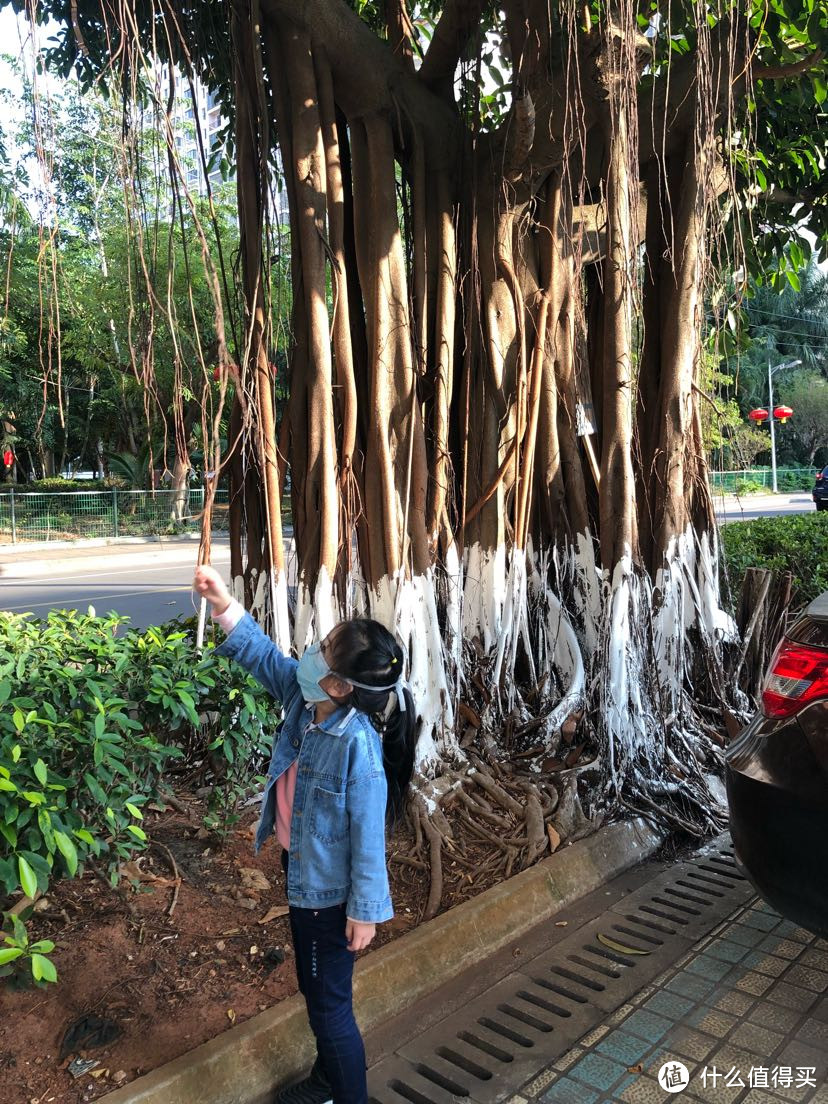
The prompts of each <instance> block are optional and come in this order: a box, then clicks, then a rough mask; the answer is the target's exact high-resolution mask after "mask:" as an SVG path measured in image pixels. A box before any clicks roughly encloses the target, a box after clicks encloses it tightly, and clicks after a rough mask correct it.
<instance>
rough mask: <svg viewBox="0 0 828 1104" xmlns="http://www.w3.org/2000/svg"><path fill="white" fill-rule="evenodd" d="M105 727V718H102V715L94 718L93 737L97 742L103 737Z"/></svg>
mask: <svg viewBox="0 0 828 1104" xmlns="http://www.w3.org/2000/svg"><path fill="white" fill-rule="evenodd" d="M105 727H106V717H104V715H103V713H99V714H98V715H97V717H95V736H96V738H97V739H98V740H100V738H101V736H103V734H104V728H105Z"/></svg>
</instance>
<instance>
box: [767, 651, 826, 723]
mask: <svg viewBox="0 0 828 1104" xmlns="http://www.w3.org/2000/svg"><path fill="white" fill-rule="evenodd" d="M817 698H828V651H824V650H823V649H822V648H808V647H806V646H805V645H804V644H797V643H795V642H794V641H793V640H787V639H785V640H783V641H782V643H781V644H780V645H779V647H778V648H777V649H776V652H775V653H774V656H773V659H772V660H771V665H770V670H769V672H768V676H767V678H766V679H765V685H764V687H763V688H762V711H763V712H764V714H765V716H767V717H792V716H793V715H794V713H798V712H799V710H800V709H802V707H803V706H805V705H807V704H808V702H812V701H816V700H817Z"/></svg>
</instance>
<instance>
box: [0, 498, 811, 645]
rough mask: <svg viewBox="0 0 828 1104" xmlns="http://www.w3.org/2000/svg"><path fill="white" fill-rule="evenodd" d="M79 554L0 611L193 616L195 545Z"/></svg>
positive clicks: (794, 502)
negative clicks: (108, 560) (122, 558)
mask: <svg viewBox="0 0 828 1104" xmlns="http://www.w3.org/2000/svg"><path fill="white" fill-rule="evenodd" d="M715 507H716V514H717V516H718V518H719V520H720V521H721V522H733V521H747V520H749V519H751V518H757V517H769V516H773V515H777V514H799V513H810V512H812V511H813V510H814V509H815V507H814V504H813V501H812V499H811V496H810V494H808V493H807V492H799V493H797V494H790V495H776V496H774V497H771V496H767V495H752V496H747V497H745V498H741V499H736V498H732V497H727V498H722V497H718V498H717V499H716V500H715ZM95 554H96V553H95V550H92V549H90V550H89V556H90V558H91V557H92V556H94V555H95ZM39 555H43V553H39ZM81 555H82V553H81V551H80V550H79V549H78V550H77V551H73V552H72V562H71V565H70V564H68V563H67V570H66V572H65V574H62V575H58V574H56V573H55V572H54V570H52V572H51V573H50V574H48V575H45V574H44V575H43V576H38V577H30V578H3V579H0V606H1V607H2V608H3V609H6V610H13V611H16V612H21V613H22V612H24V611H30V612H32V613H34V614H36V615H38V616H41V617H43V616H45V615H46V614H47V613H48V611H49V610H50V609H55V608H67V609H80V610H85V609H86V608H87V607H88V606H90V605H92V606H94V607H95V610H96V612H97V613H99V614H101V613H106V612H108V611H109V610H115V611H116V612H117V613H120V614H124V615H126V616H127V617H129V618H130V619H131V620H132V623H133V624H134V625H135V626H136V627H138V628H146V627H147V626H148V625H158V624H161V623H163V622H164V621H169V620H171V619H172V618H174V617H180V616H184V617H187V616H190V615H192V614H193V613H194V612H196V606H195V605H194V601H193V597H192V593H191V590H190V582H191V580H192V575H193V566H194V563H195V557H196V548H195V546H193V552H192V559H189V558H188V559H186V560H180V561H178V562H174V563H165V564H161V563H157V562H151V554H150V553H149V552H148V560H150V562H149V563H148V564H147V566H146V567H142V566H140V565H137V566H136V565H135V564H134V563H132V564H126V563H124V564H121V565H120V566H118V562H117V558H116V557H114V556H113V562H112V566H110V565H108V564H107V565H106V566H104V567H97V566H96V567H92V566H90V568H89V569H88V570H84V569H83V568H81V569H80V570H78V567H79V564H78V559H79V558H80V556H81ZM229 560H230V553H229V550H228V549H227V547H226V546H221V545H217V546H215V547H214V554H213V563H214V564H215V565H216V566H217V567H219V568H222V567H226V565H227V564H228V563H229Z"/></svg>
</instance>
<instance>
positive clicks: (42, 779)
mask: <svg viewBox="0 0 828 1104" xmlns="http://www.w3.org/2000/svg"><path fill="white" fill-rule="evenodd" d="M33 770H34V772H35V778H37V780H38V782H39V783H40V784H41V786H45V785H46V779H47V777H48V771H47V769H46V764H45V763H44V762H43V760H42V759H38V760H37V762H36V763H35V765H34V767H33Z"/></svg>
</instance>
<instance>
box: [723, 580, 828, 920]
mask: <svg viewBox="0 0 828 1104" xmlns="http://www.w3.org/2000/svg"><path fill="white" fill-rule="evenodd" d="M726 761H727V777H726V781H727V797H728V803H729V805H730V832H731V836H732V838H733V846H734V848H735V851H736V854H737V857H738V858H739V860H740V862H741V863H742V865H743V866H744V868H745V872H746V873H747V875H748V877H749V878H750V880H751V881H752V882H753V884H754V885H755V886H756V888H757V890H758V891H759V892H760V893H761V894H762V896H763V897H764V898H765V900H767V901H768V902H769V903H770V904H771V905H772V906H773V907H774V908H775V909H776V910H777V911H778V912H781V913H782V915H783V916H786V917H787V918H788V919H789V920H792V921H794V923H796V924H800V925H801V926H802V927H805V928H808V929H809V930H810V931H812V932H815V933H816V934H817V935H821V936H823V937H824V938H828V593H825V594H823V595H821V597H819V598H816V599H815V600H814V601H813V602H811V604H810V605H809V606H808V608H807V609H806V610H805V612H804V613H803V614H802V616H801V617H799V619H798V620H797V621H796V622H795V623H794V625H793V626H792V628H790V629H789V630H788V632H787V633H786V635H785V636H784V637H783V639H782V642H781V644H780V645H779V647H778V648H777V649H776V652H775V653H774V656H773V659H772V660H771V662H770V667H769V669H768V673H767V676H766V678H765V683H764V686H763V688H762V699H761V705H760V708H759V712H758V713H757V714H756V716H755V717H754V718H753V720H752V721H751V722H750V724H749V725H748V726H747V728H745V729H744V730H743V731H742V732H741V733H740V734H739V735H738V736H737V737H736V739H735V740H734V741H733V743H732V744H731V745H730V746H729V747H728V749H727V752H726Z"/></svg>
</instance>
